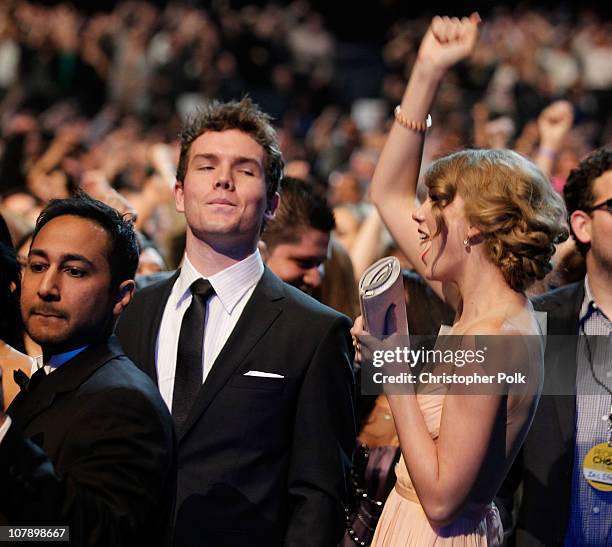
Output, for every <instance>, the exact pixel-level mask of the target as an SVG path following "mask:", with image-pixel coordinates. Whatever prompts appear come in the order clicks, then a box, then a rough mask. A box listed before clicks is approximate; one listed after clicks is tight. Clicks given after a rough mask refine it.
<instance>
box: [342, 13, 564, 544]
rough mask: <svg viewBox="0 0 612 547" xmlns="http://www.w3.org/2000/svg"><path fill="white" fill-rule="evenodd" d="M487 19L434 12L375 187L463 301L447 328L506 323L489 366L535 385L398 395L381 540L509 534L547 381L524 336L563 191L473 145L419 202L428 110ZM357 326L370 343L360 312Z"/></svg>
mask: <svg viewBox="0 0 612 547" xmlns="http://www.w3.org/2000/svg"><path fill="white" fill-rule="evenodd" d="M479 23H480V18H479V17H478V15H476V14H474V15H472V16H471V17H469V18H463V19H461V20H459V19H455V18H453V19H449V18H441V17H436V18H434V19H433V21H432V23H431V26H430V28H429V30H428V31H427V33H426V35H425V37H424V38H423V41H422V43H421V46H420V49H419V53H418V57H417V60H416V63H415V65H414V67H413V70H412V75H411V78H410V81H409V83H408V86H407V89H406V91H405V94H404V97H403V99H402V102H401V105H400V106H399V108H398V109H397V110H396V112H395V117H396V120H395V123H394V125H393V127H392V129H391V131H390V134H389V136H388V140H387V142H386V144H385V147H384V150H383V152H382V155H381V157H380V161H379V164H378V166H377V169H376V173H375V175H374V179H373V182H372V187H371V197H372V201H373V202H374V204H375V205H376V206H377V208H378V210H379V212H380V214H381V216H382V218H383V221H384V222H385V224H386V225H387V227H388V228H389V230H390V231H391V233H392V235H393V237H394V238H395V240H396V241H397V243H398V245H399V247H400V248H401V250H402V251H403V252H404V253H405V254H406V256H407V257H408V259H409V260H410V261H411V262H412V264H413V265H414V267H415V269H416V270H417V272H418V273H419V274H421V275H422V276H423V277H424V278H426V279H427V280H428V282H429V283H430V285H431V287H432V288H433V289H434V290H435V291H436V293H438V294H439V295H440V296H441V297H443V298H445V300H446V301H447V302H449V303H451V304H452V305H453V306H454V307H455V309H456V310H457V313H456V317H455V321H454V324H453V325H452V327H451V328H450V329H449V330H447V331H446V332H445V334H453V335H459V336H457V337H455V339H456V340H464V339H465V340H469V339H472V337H473V336H477V335H504V336H503V340H504V341H507V346H505V347H506V349H507V350H508V354H507V355H504V356H503V359H498V360H497V362H494V363H487V366H492V367H493V368H497V369H498V370H508V371H516V370H522V371H526V372H527V373H528V375H529V378H530V390H529V392H528V394H527V395H526V394H525V392H524V391H522V392H520V393H519V392H518V391H515V390H514V389H512V388H509V389H508V390H507V391H505V392H500V393H488V394H484V393H482V394H467V395H466V394H465V393H466V391H465V390H464V389H462V388H461V387H458V386H456V385H452V384H451V385H450V386H448V387H445V388H444V389H442V390H440V389H434V391H433V392H430V393H420V392H414V391H413V392H411V393H408V394H405V395H389V396H388V399H389V403H390V406H391V410H392V412H393V417H394V421H395V424H396V428H397V431H398V435H399V440H400V446H401V452H402V458H401V460H400V462H399V464H398V467H397V476H398V478H397V483H396V487H395V489H394V491H393V492H392V493H391V495H390V496H389V498H388V500H387V502H386V504H385V508H384V510H383V514H382V516H381V519H380V521H379V524H378V527H377V529H376V533H375V536H374V539H373V545H375V546H377V547H381V546H388V547H401V546H404V545H410V546H412V545H414V546H419V547H427V546H428V545H436V546H440V545H497V544H499V543H500V542H501V541H502V529H501V522H500V519H499V513H498V512H497V510H496V508H495V507H494V506H493V504H492V503H491V500H492V499H493V497H494V496H495V494H496V492H497V489H498V487H499V485H500V484H501V483H502V481H503V479H504V477H505V475H506V473H507V471H508V469H509V467H510V465H511V464H512V461H513V460H514V458H515V456H516V454H517V452H518V450H519V448H520V446H521V444H522V442H523V440H524V438H525V435H526V433H527V431H528V428H529V425H530V423H531V420H532V417H533V414H534V412H535V409H536V406H537V401H538V397H539V392H540V390H541V382H542V370H543V369H542V366H543V363H542V360H543V352H542V347H541V344H540V343H539V339H538V338H536V337H531V338H535V339H536V340H538V343H537V347H536V348H535V349H534V348H533V347H531V348H528V349H527V350H526V349H525V344H524V343H523V335H538V334H540V331H539V327H538V323H537V321H536V318H535V315H534V313H533V309H532V308H531V305H530V304H529V301H528V300H527V298H526V297H525V295H524V290H525V288H526V287H527V286H528V285H529V284H530V283H531V282H532V281H534V280H535V279H539V278H542V277H543V276H544V275H545V274H546V273H547V272H548V271H549V270H550V268H551V265H550V258H551V256H552V254H553V253H554V244H555V242H557V241H559V240H561V239H563V238H565V237H567V229H566V227H565V226H564V216H565V212H564V206H563V203H562V201H561V199H560V198H559V197H558V196H557V195H556V194H555V193H554V192H553V191H552V189H551V187H550V184H549V183H548V181H547V180H546V178H545V177H544V175H543V174H542V173H541V171H540V170H539V169H538V168H537V167H536V166H535V165H533V164H532V163H531V162H529V161H528V160H526V159H525V158H523V157H522V156H520V155H518V154H516V153H514V152H510V151H500V150H464V151H460V152H457V153H455V154H452V155H450V156H447V157H444V158H441V159H440V160H437V161H436V162H434V163H433V164H432V165H431V167H430V168H429V170H428V171H427V173H426V176H425V182H426V184H427V186H428V189H429V197H428V198H427V200H426V201H425V202H424V203H423V204H422V205H421V206H420V207H418V206H417V204H416V185H417V179H418V176H419V170H420V165H421V155H422V149H423V140H424V134H425V131H426V125H427V124H426V122H425V120H426V118H427V116H428V113H429V111H430V108H431V105H432V102H433V99H434V95H435V93H436V89H437V87H438V84H439V82H440V80H441V78H442V76H443V75H444V73H445V72H446V70H447V69H448V68H450V67H451V66H452V65H454V64H455V63H457V62H459V61H461V60H463V59H465V58H467V57H468V56H469V55H470V53H471V52H472V50H473V48H474V46H475V43H476V40H477V37H478V26H479ZM440 123H443V120H441V121H440ZM353 332H354V334H355V335H357V336H359V337H360V340H361V342H362V344H366V343H367V339H366V338H363V337H362V336H361V335H363V334H364V331H363V330H362V328H361V322H360V321H359V320H358V321H357V322H356V325H355V328H354V331H353ZM458 343H461V342H458ZM417 393H418V394H417Z"/></svg>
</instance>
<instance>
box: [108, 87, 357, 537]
mask: <svg viewBox="0 0 612 547" xmlns="http://www.w3.org/2000/svg"><path fill="white" fill-rule="evenodd" d="M282 168H283V161H282V157H281V154H280V151H279V149H278V145H277V142H276V136H275V133H274V130H273V129H272V127H271V125H270V123H269V118H268V117H267V116H266V115H265V114H263V113H262V112H260V111H259V110H258V109H257V108H256V106H255V105H253V103H251V101H250V100H248V99H243V100H242V101H240V102H238V103H226V104H221V103H216V102H215V103H211V104H209V105H208V106H207V107H206V108H205V109H204V110H203V111H201V112H200V113H199V115H198V116H197V118H196V119H194V120H193V121H192V122H191V123H190V124H189V125H188V126H187V127H186V128H185V130H184V131H183V134H182V142H181V155H180V159H179V165H178V172H177V182H176V186H175V199H176V206H177V210H178V211H179V212H183V213H184V214H185V217H186V220H187V237H186V254H185V257H184V260H183V266H182V268H181V270H180V271H178V272H176V274H175V275H174V276H172V278H170V279H169V280H167V281H162V282H161V283H159V284H156V285H152V286H149V287H146V288H145V289H143V290H142V291H140V292H139V293H137V294H136V296H135V298H134V302H133V304H132V306H130V309H129V312H128V313H127V314H126V315H124V316H123V317H122V318H121V321H120V322H119V324H118V328H117V333H118V335H119V337H120V340H121V343H122V345H123V347H124V348H125V349H126V352H127V354H128V355H129V356H130V358H132V359H133V360H134V362H135V363H136V364H137V365H138V366H140V367H141V368H142V369H143V370H144V371H145V372H147V373H148V374H149V375H150V376H151V377H152V378H154V379H155V380H156V381H157V383H158V385H159V388H160V391H161V393H162V396H163V398H164V400H165V401H166V403H167V404H168V406H169V407H170V408H171V409H172V414H173V417H174V419H175V423H176V426H177V434H178V440H179V466H178V468H179V471H178V494H177V514H176V523H175V528H176V532H175V543H176V545H198V546H214V547H222V546H239V545H240V546H242V545H249V546H260V545H261V546H264V545H265V546H267V547H271V546H275V545H286V546H298V545H308V546H309V547H313V546H325V547H328V546H332V545H335V544H336V543H337V542H338V541H339V540H340V538H341V537H342V533H343V528H344V520H345V516H344V508H343V498H344V496H345V490H346V481H347V475H348V469H349V466H350V461H351V452H352V449H353V446H354V440H355V431H354V427H355V426H354V415H353V378H352V369H351V360H352V348H351V344H350V335H349V329H350V326H351V324H350V321H349V320H348V318H346V317H344V316H342V315H340V314H339V313H337V312H334V311H333V310H331V309H329V308H327V307H325V306H323V305H321V304H319V303H318V302H316V301H315V300H314V299H312V298H310V297H309V296H307V295H305V294H303V293H302V292H300V291H299V290H298V289H296V288H294V287H291V286H289V285H287V284H285V283H283V282H282V281H281V280H280V279H278V277H276V276H275V275H274V274H273V273H272V272H271V271H270V270H268V269H266V268H265V267H264V265H263V262H262V260H261V257H260V255H259V251H258V250H257V242H258V240H259V236H260V234H261V231H262V228H263V226H264V224H265V222H266V221H268V220H270V219H271V218H272V217H273V215H274V212H275V210H276V208H277V206H278V203H279V195H278V193H277V190H278V186H279V181H280V178H281V176H282ZM186 325H187V327H186ZM194 333H196V334H195V335H194Z"/></svg>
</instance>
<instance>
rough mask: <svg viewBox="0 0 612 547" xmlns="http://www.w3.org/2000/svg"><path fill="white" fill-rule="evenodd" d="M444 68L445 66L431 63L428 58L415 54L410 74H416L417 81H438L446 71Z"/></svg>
mask: <svg viewBox="0 0 612 547" xmlns="http://www.w3.org/2000/svg"><path fill="white" fill-rule="evenodd" d="M446 70H447V69H446V68H442V67H438V66H436V65H435V63H432V62H431V61H429V60H428V59H423V58H422V57H420V56H417V58H416V61H415V63H414V66H413V68H412V74H413V76H417V77H418V78H419V81H423V80H425V81H429V82H434V83H438V82H439V81H440V80H441V79H442V77H443V76H444V74H445V73H446Z"/></svg>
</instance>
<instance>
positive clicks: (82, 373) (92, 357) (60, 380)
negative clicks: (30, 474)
mask: <svg viewBox="0 0 612 547" xmlns="http://www.w3.org/2000/svg"><path fill="white" fill-rule="evenodd" d="M122 354H123V351H121V348H120V346H119V342H118V341H117V339H116V338H115V337H114V336H111V338H110V339H109V340H108V341H107V342H103V343H99V344H96V345H93V346H90V347H88V348H87V349H85V350H83V351H82V352H81V353H79V354H78V355H77V356H76V357H74V358H73V359H71V360H70V361H68V362H66V363H65V364H64V365H62V366H61V367H59V368H58V369H57V370H56V371H54V372H52V373H51V374H49V375H47V376H46V377H45V378H43V379H42V381H41V382H40V383H39V384H38V385H36V387H35V388H34V389H33V390H32V391H30V392H27V393H25V392H21V393H19V395H18V396H17V397H16V398H15V400H14V401H13V403H12V404H11V406H10V407H9V408H8V411H7V412H8V414H9V415H10V416H11V418H12V419H14V420H15V422H16V423H17V424H18V425H19V426H20V427H21V428H25V427H26V426H27V425H28V424H29V423H30V422H31V421H32V420H33V419H34V418H35V417H36V416H37V415H38V414H40V413H41V412H43V411H44V410H46V409H47V408H49V407H50V406H51V405H52V404H53V401H54V400H55V398H56V397H57V396H58V395H59V394H61V393H68V392H71V391H74V390H76V389H78V387H79V386H80V385H81V384H83V382H85V381H86V380H87V378H89V377H90V376H91V375H92V374H93V373H94V372H95V371H96V370H97V369H99V368H100V367H101V366H102V365H104V364H105V363H107V362H108V361H110V360H111V359H114V358H115V357H117V356H118V355H122Z"/></svg>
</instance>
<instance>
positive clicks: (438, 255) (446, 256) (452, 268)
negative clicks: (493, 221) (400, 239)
mask: <svg viewBox="0 0 612 547" xmlns="http://www.w3.org/2000/svg"><path fill="white" fill-rule="evenodd" d="M440 214H441V216H442V220H443V222H442V229H441V230H440V233H439V234H437V235H436V232H437V231H438V225H437V221H436V219H437V217H438V216H440ZM412 218H413V219H414V220H415V221H416V222H417V223H418V224H419V227H418V233H419V238H420V240H421V243H420V245H421V252H420V254H419V259H420V260H421V262H422V263H423V264H424V265H425V268H426V269H425V276H426V277H427V278H428V279H431V280H433V281H455V280H456V279H457V277H458V276H459V275H460V273H461V271H462V269H463V262H464V261H465V260H466V258H467V256H468V254H467V251H466V246H465V245H464V243H463V241H464V239H465V238H466V237H467V236H468V230H469V222H468V220H467V218H466V216H465V211H464V205H463V200H462V199H461V197H460V196H459V195H456V196H455V198H454V199H453V201H452V202H451V203H449V204H448V205H447V206H446V207H444V208H441V209H440V208H438V207H436V206H435V204H434V201H433V200H432V198H431V197H428V198H427V200H426V201H424V202H423V204H422V205H421V206H420V207H419V208H418V209H417V210H416V211H415V212H414V213H413V215H412Z"/></svg>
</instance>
